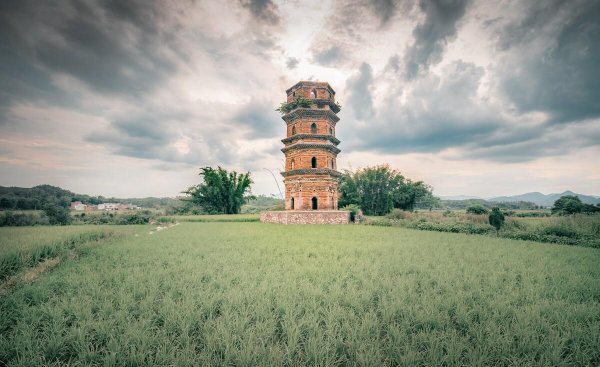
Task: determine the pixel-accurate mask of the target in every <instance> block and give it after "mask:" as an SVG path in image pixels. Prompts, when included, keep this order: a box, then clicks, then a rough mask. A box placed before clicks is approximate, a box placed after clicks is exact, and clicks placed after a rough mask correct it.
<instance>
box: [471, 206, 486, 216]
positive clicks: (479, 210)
mask: <svg viewBox="0 0 600 367" xmlns="http://www.w3.org/2000/svg"><path fill="white" fill-rule="evenodd" d="M467 213H469V214H487V213H488V210H487V208H486V207H484V206H481V205H473V206H470V207H468V208H467Z"/></svg>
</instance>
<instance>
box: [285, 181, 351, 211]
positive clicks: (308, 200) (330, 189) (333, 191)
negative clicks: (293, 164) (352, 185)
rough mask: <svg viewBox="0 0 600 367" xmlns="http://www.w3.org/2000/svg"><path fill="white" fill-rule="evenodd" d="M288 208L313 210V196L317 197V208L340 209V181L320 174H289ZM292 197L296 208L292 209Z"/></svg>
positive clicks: (286, 204)
mask: <svg viewBox="0 0 600 367" xmlns="http://www.w3.org/2000/svg"><path fill="white" fill-rule="evenodd" d="M284 182H285V208H286V210H312V198H313V197H316V198H317V209H319V210H337V209H338V195H339V193H338V188H339V181H338V180H337V179H336V178H333V177H328V176H319V175H298V176H289V177H286V178H285V180H284ZM292 198H294V208H293V209H292Z"/></svg>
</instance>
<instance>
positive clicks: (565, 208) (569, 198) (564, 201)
mask: <svg viewBox="0 0 600 367" xmlns="http://www.w3.org/2000/svg"><path fill="white" fill-rule="evenodd" d="M582 209H583V203H582V202H581V199H579V197H578V196H575V195H565V196H561V197H560V199H558V200H556V201H555V202H554V206H553V207H552V214H559V215H567V214H575V213H581V210H582Z"/></svg>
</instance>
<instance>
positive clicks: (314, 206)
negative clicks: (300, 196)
mask: <svg viewBox="0 0 600 367" xmlns="http://www.w3.org/2000/svg"><path fill="white" fill-rule="evenodd" d="M311 201H312V208H313V210H317V208H318V207H319V205H318V204H319V203H318V201H317V197H316V196H313V198H312V200H311Z"/></svg>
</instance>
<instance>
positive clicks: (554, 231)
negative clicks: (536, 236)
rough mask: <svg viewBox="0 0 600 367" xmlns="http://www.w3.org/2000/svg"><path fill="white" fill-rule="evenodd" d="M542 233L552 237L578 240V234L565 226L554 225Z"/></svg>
mask: <svg viewBox="0 0 600 367" xmlns="http://www.w3.org/2000/svg"><path fill="white" fill-rule="evenodd" d="M542 233H543V234H545V235H550V236H557V237H567V238H577V232H576V231H575V230H573V229H572V228H569V227H567V226H564V225H553V226H549V227H546V228H544V229H543V230H542Z"/></svg>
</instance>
